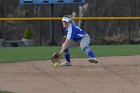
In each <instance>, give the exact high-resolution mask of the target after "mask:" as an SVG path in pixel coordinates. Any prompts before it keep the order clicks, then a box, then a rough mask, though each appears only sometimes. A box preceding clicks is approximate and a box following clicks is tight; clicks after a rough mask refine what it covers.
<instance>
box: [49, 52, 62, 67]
mask: <svg viewBox="0 0 140 93" xmlns="http://www.w3.org/2000/svg"><path fill="white" fill-rule="evenodd" d="M60 57H61V54H60V53H54V54H53V55H52V57H51V62H53V63H54V64H55V63H60V62H61V60H60Z"/></svg>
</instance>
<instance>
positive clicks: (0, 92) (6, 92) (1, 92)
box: [0, 91, 14, 93]
mask: <svg viewBox="0 0 140 93" xmlns="http://www.w3.org/2000/svg"><path fill="white" fill-rule="evenodd" d="M0 93H14V92H8V91H0Z"/></svg>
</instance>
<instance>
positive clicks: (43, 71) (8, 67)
mask: <svg viewBox="0 0 140 93" xmlns="http://www.w3.org/2000/svg"><path fill="white" fill-rule="evenodd" d="M87 60H88V59H87V58H79V59H78V58H76V59H72V66H71V67H62V68H57V69H56V68H54V67H53V66H52V63H51V62H50V61H31V62H29V61H28V62H18V63H2V64H0V90H6V91H12V92H15V93H139V91H140V55H138V56H118V57H99V58H98V60H99V64H91V63H89V62H88V61H87Z"/></svg>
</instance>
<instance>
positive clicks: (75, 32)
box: [59, 16, 98, 66]
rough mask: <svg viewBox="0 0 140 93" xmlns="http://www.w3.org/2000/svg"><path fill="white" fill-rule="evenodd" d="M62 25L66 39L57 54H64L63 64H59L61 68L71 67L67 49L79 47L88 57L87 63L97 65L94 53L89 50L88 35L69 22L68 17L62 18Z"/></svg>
mask: <svg viewBox="0 0 140 93" xmlns="http://www.w3.org/2000/svg"><path fill="white" fill-rule="evenodd" d="M62 24H63V27H64V29H65V30H64V31H65V33H66V39H65V42H64V43H63V44H62V48H61V50H60V52H59V54H62V53H63V52H64V57H65V59H66V61H65V62H64V63H61V64H60V65H61V66H71V60H70V54H69V48H72V47H75V46H80V47H81V49H82V50H83V51H84V52H85V53H86V54H87V55H88V56H89V60H88V61H89V62H90V63H98V61H97V60H96V58H95V56H94V53H93V52H92V50H91V49H90V48H89V43H90V37H89V35H88V34H87V33H86V32H85V31H83V30H82V29H80V28H79V27H77V26H76V25H75V24H73V23H72V22H71V19H70V17H68V16H65V17H63V18H62Z"/></svg>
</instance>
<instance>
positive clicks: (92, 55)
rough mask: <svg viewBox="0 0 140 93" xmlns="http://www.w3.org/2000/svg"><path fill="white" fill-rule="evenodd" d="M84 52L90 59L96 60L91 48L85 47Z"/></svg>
mask: <svg viewBox="0 0 140 93" xmlns="http://www.w3.org/2000/svg"><path fill="white" fill-rule="evenodd" d="M83 51H84V52H85V53H86V54H87V55H88V56H89V58H95V56H94V53H93V52H92V51H91V49H90V48H89V47H85V48H84V49H83Z"/></svg>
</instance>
